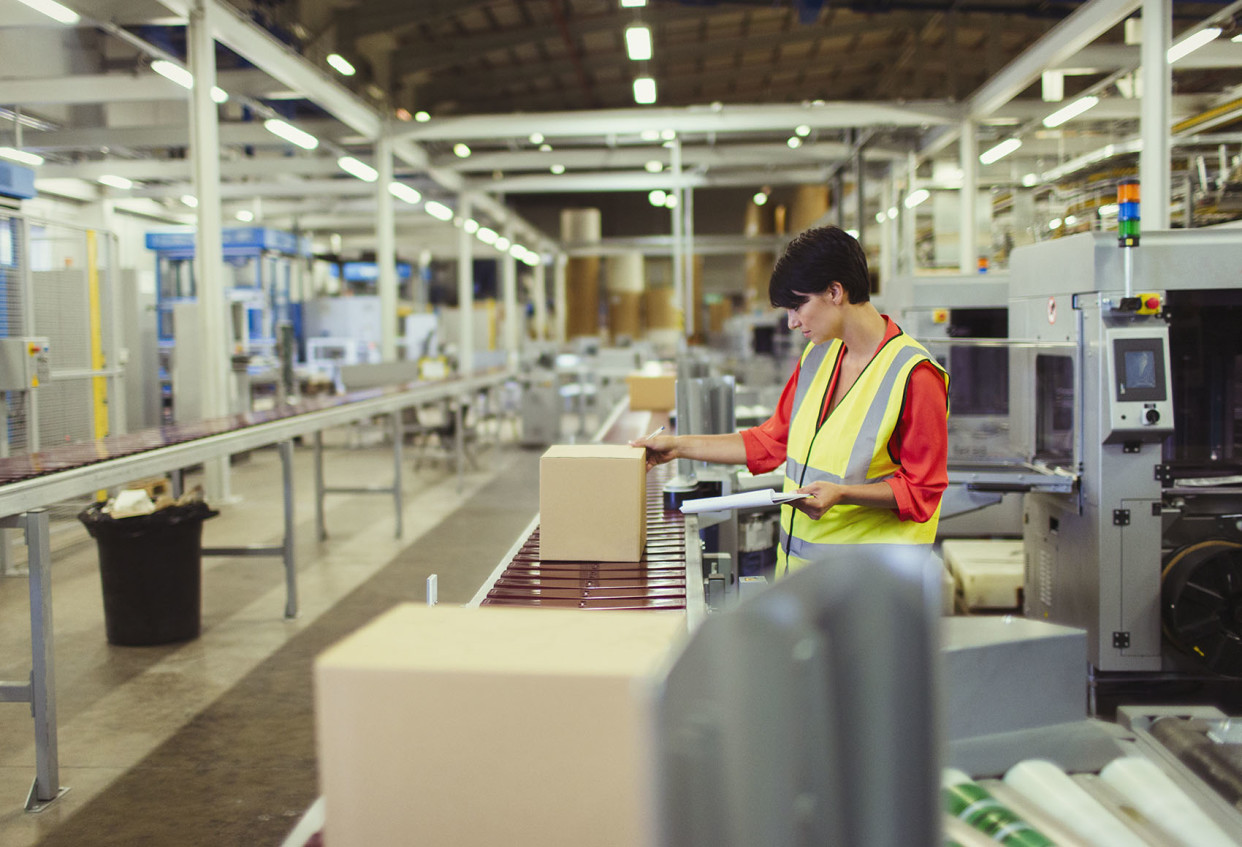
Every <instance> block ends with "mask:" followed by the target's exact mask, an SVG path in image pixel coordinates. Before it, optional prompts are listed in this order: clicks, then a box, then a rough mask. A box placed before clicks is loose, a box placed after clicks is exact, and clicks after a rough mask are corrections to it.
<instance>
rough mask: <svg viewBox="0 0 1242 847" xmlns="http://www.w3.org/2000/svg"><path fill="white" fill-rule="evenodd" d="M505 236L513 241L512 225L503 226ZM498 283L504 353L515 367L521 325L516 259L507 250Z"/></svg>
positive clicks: (503, 254)
mask: <svg viewBox="0 0 1242 847" xmlns="http://www.w3.org/2000/svg"><path fill="white" fill-rule="evenodd" d="M505 237H506V238H508V239H509V242H510V243H513V240H514V237H515V233H514V231H513V227H512V226H506V227H505ZM500 284H501V294H502V296H503V298H504V306H505V328H504V338H505V354H506V359H507V361H508V365H509V367H510V368H517V365H518V354H519V352H520V349H521V348H520V346H519V345H520V341H519V337H520V333H519V332H518V328H519V327H520V326H521V318H522V316H521V314H519V312H518V298H517V259H515V258H513V255H512V254H511V253H509V251H507V250H506V251H505V252H504V253H502V254H501V256H500Z"/></svg>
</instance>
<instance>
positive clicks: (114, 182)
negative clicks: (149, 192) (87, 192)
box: [97, 174, 134, 189]
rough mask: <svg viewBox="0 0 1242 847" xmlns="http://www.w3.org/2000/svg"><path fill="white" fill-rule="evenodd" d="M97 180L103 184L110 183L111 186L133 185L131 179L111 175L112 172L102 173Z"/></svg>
mask: <svg viewBox="0 0 1242 847" xmlns="http://www.w3.org/2000/svg"><path fill="white" fill-rule="evenodd" d="M97 181H98V182H100V183H102V184H104V185H110V186H112V187H113V188H121V189H129V188H133V187H134V181H133V180H132V179H126V178H125V177H123V176H113V175H112V174H104V175H103V176H101V177H99V178H98V179H97Z"/></svg>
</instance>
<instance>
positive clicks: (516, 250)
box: [509, 244, 526, 259]
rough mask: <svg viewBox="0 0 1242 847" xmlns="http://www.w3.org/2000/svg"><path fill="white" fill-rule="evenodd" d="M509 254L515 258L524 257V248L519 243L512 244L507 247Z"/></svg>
mask: <svg viewBox="0 0 1242 847" xmlns="http://www.w3.org/2000/svg"><path fill="white" fill-rule="evenodd" d="M509 255H510V256H512V257H513V258H515V259H524V258H525V257H526V248H525V247H524V246H522V245H521V244H514V245H512V246H511V247H509Z"/></svg>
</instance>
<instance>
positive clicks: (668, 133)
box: [660, 129, 677, 141]
mask: <svg viewBox="0 0 1242 847" xmlns="http://www.w3.org/2000/svg"><path fill="white" fill-rule="evenodd" d="M660 137H661V138H663V139H664V140H665V141H672V140H673V139H674V138H676V137H677V130H675V129H662V130H660Z"/></svg>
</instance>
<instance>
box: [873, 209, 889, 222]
mask: <svg viewBox="0 0 1242 847" xmlns="http://www.w3.org/2000/svg"><path fill="white" fill-rule="evenodd" d="M886 220H888V218H887V217H885V215H884V213H883V212H876V213H875V222H876V223H878V224H882V223H884V222H885V221H886Z"/></svg>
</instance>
